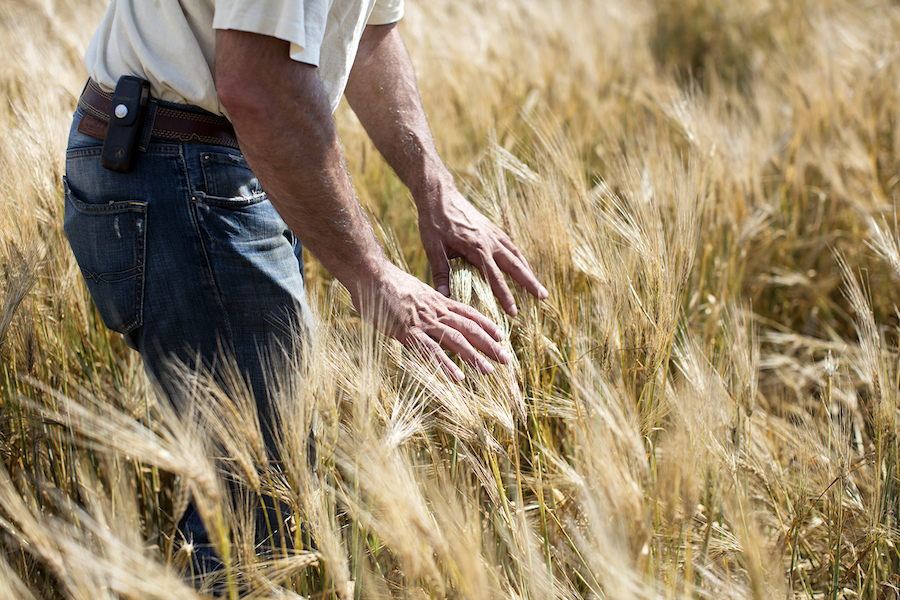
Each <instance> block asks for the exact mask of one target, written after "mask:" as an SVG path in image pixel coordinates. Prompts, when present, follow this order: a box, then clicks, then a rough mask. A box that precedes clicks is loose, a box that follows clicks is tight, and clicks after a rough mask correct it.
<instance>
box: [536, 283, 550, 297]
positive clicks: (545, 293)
mask: <svg viewBox="0 0 900 600" xmlns="http://www.w3.org/2000/svg"><path fill="white" fill-rule="evenodd" d="M538 296H539V297H540V299H541V300H545V299H546V298H549V297H550V292H548V291H547V288H545V287H544V286H541V289H539V290H538Z"/></svg>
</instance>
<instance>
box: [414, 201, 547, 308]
mask: <svg viewBox="0 0 900 600" xmlns="http://www.w3.org/2000/svg"><path fill="white" fill-rule="evenodd" d="M418 205H419V234H420V235H421V237H422V245H423V246H424V247H425V254H426V256H427V257H428V261H429V262H430V263H431V271H432V277H433V279H434V287H435V288H436V289H437V290H438V291H439V292H440V293H441V294H443V295H444V296H449V295H450V264H449V260H450V259H451V258H457V257H463V258H465V259H466V260H468V261H469V262H470V263H472V265H474V266H475V267H476V268H477V269H478V270H479V271H481V274H482V275H483V276H484V278H485V279H486V280H487V282H488V284H490V286H491V291H493V292H494V296H496V297H497V300H499V301H500V306H502V307H503V310H505V311H506V312H507V313H508V314H509V315H511V316H513V317H514V316H516V314H517V313H518V309H517V307H516V301H515V299H514V298H513V295H512V292H511V291H510V290H509V286H507V285H506V279H505V278H504V277H503V273H504V272H505V273H508V274H509V275H510V276H511V277H512V278H513V279H514V280H515V281H516V282H518V283H519V284H520V285H522V286H523V287H524V288H525V289H526V290H527V291H528V292H529V293H530V294H531V295H532V296H535V297H536V298H539V299H541V300H543V299H544V298H546V297H547V296H548V295H549V294H548V293H547V290H546V288H544V286H542V285H541V284H540V282H539V281H538V280H537V277H535V275H534V273H533V272H532V271H531V268H530V267H529V266H528V262H527V261H526V260H525V257H524V256H522V253H521V252H519V249H518V248H516V246H515V244H513V243H512V240H510V239H509V236H508V235H506V233H505V232H504V231H503V230H502V229H500V228H499V227H497V226H496V225H494V224H493V223H491V222H490V221H489V220H488V219H487V217H485V216H484V215H483V214H481V213H480V212H478V210H477V209H476V208H475V207H474V206H472V204H471V203H470V202H469V201H468V200H466V199H465V198H463V196H462V194H460V193H459V191H458V190H457V189H456V187H455V186H454V185H452V184H451V186H450V189H449V190H447V191H445V192H443V193H441V194H440V198H436V199H428V200H426V201H424V202H419V203H418Z"/></svg>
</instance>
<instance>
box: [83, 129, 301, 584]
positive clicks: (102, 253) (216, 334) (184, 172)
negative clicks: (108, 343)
mask: <svg viewBox="0 0 900 600" xmlns="http://www.w3.org/2000/svg"><path fill="white" fill-rule="evenodd" d="M79 118H80V112H76V117H75V122H74V123H73V127H72V132H71V135H70V139H69V150H68V152H67V158H66V223H65V229H66V235H67V236H68V238H69V241H70V245H71V246H72V249H73V252H74V253H75V256H76V259H77V260H78V263H79V266H80V267H81V271H82V273H83V275H84V276H85V279H86V281H87V282H88V286H89V288H90V291H91V295H92V297H93V298H94V300H95V303H96V304H97V306H98V309H99V311H100V313H101V316H102V317H103V319H104V322H105V323H106V324H107V326H108V327H110V328H111V329H114V330H115V331H118V332H120V333H122V334H123V335H124V336H125V338H126V341H127V342H128V343H129V345H131V346H132V347H135V348H137V349H138V350H139V351H140V353H141V355H142V357H143V359H144V366H145V368H146V370H147V371H148V373H149V374H150V376H151V377H152V378H153V379H154V380H155V381H156V382H157V383H158V384H159V386H160V388H161V389H162V390H163V392H164V395H165V396H166V397H167V398H168V400H169V401H170V402H171V403H172V404H173V405H174V406H175V408H176V409H177V410H179V412H182V413H184V412H185V409H186V408H187V407H186V406H185V402H187V401H188V400H189V399H188V398H185V397H183V396H182V395H181V394H180V391H179V390H180V389H181V387H180V386H178V385H175V383H174V382H173V380H172V377H173V375H172V372H171V370H170V369H169V366H168V365H169V364H170V361H172V360H173V359H174V360H177V361H179V362H181V363H182V364H184V365H185V366H187V367H188V368H189V369H190V368H195V367H205V368H210V369H213V370H215V369H216V368H217V366H219V365H221V361H222V360H223V359H224V357H223V356H222V354H221V352H220V350H221V349H224V351H225V352H227V353H228V354H229V355H230V357H231V358H233V359H234V360H235V361H236V363H237V366H238V369H239V371H240V373H242V374H244V375H245V377H246V378H247V382H248V384H249V387H250V389H251V390H252V391H253V393H254V397H255V400H256V403H257V410H258V415H259V419H260V423H261V425H262V429H263V436H264V441H265V444H266V447H267V451H268V453H269V455H270V457H271V458H276V459H277V456H278V452H277V449H276V447H275V443H274V431H275V427H277V425H276V424H275V423H274V422H273V418H272V405H271V404H272V399H271V397H270V394H269V392H268V389H267V382H270V381H271V373H269V372H267V370H266V369H267V362H266V361H264V360H261V354H264V353H265V351H266V350H267V349H269V348H271V347H273V345H274V346H277V347H281V348H282V349H283V350H284V351H285V353H286V354H288V355H290V354H292V353H293V352H294V350H295V348H294V344H295V343H296V342H297V341H298V339H299V340H302V339H303V338H304V336H303V332H304V331H306V330H307V328H308V323H307V321H308V318H309V311H308V307H307V305H306V300H305V293H304V286H303V275H302V262H301V256H302V254H301V248H300V246H299V244H298V243H297V242H296V238H295V237H294V236H293V234H292V233H291V232H290V231H289V230H288V229H287V226H286V225H285V224H284V221H283V220H282V219H281V217H280V216H279V215H278V213H277V212H276V211H275V209H274V207H272V205H271V203H269V201H268V199H267V198H266V196H265V194H264V193H263V192H262V190H261V189H260V187H259V183H258V182H257V180H256V178H255V176H254V175H253V173H252V171H250V169H249V167H248V166H247V164H246V162H245V161H244V159H243V157H242V156H241V155H240V153H239V152H237V151H234V150H230V149H227V148H222V147H215V146H201V145H195V144H169V143H151V144H150V145H149V147H148V151H147V152H146V153H142V154H141V155H140V156H139V157H138V161H137V166H136V168H135V170H134V172H132V173H130V174H127V175H123V174H120V173H114V172H111V171H107V170H106V169H103V168H102V167H101V166H100V161H99V154H100V150H101V147H102V144H101V142H99V141H98V140H95V139H93V138H90V137H87V136H84V135H82V134H79V133H78V132H77V129H76V127H77V123H78V120H79ZM298 332H299V333H300V337H299V338H298V335H297V334H298ZM273 358H274V357H273ZM198 359H199V361H200V363H201V364H197V361H198ZM181 527H183V529H182V532H183V533H185V535H186V537H187V536H190V539H193V540H194V541H195V545H196V546H199V545H203V544H207V543H208V541H209V540H208V539H207V536H206V531H205V529H204V528H203V524H202V522H201V521H200V519H199V515H197V513H196V511H194V510H192V509H189V512H188V513H187V514H186V515H185V516H184V518H183V519H182V522H181ZM204 547H205V548H209V547H208V546H204ZM198 561H199V562H198V567H199V568H201V569H208V568H210V569H215V568H220V567H221V561H219V560H218V558H215V555H214V554H213V553H212V551H211V549H210V550H209V556H206V557H205V558H198Z"/></svg>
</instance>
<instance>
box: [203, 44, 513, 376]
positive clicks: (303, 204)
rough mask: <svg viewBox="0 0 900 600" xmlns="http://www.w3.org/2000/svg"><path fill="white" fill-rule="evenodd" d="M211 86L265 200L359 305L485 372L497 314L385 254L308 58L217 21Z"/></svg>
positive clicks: (495, 349)
mask: <svg viewBox="0 0 900 600" xmlns="http://www.w3.org/2000/svg"><path fill="white" fill-rule="evenodd" d="M216 89H217V92H218V94H219V98H220V99H221V101H222V104H223V105H224V106H225V107H226V108H227V109H228V112H229V115H230V116H231V119H232V122H233V124H234V127H235V131H236V132H237V136H238V141H239V143H240V145H241V150H242V151H243V153H244V156H245V157H246V159H247V162H248V163H249V165H250V167H251V168H252V169H253V171H254V173H255V174H256V176H257V177H258V178H259V180H260V183H261V184H262V186H263V188H264V189H265V190H266V193H267V194H268V196H269V199H270V200H271V202H272V204H273V205H274V206H275V208H276V209H277V210H278V212H279V214H280V215H281V216H282V218H284V220H285V222H286V223H287V225H288V226H289V227H290V228H291V229H292V230H293V231H294V233H296V234H297V236H298V237H299V238H300V240H301V241H302V242H303V244H304V245H305V246H306V247H307V248H309V250H310V251H311V252H312V253H313V254H314V255H316V257H317V258H318V259H319V260H320V261H321V262H322V263H323V264H324V265H325V267H326V268H327V269H328V270H329V271H331V273H332V274H333V275H334V276H335V277H336V278H337V279H338V280H340V281H341V283H343V284H344V285H345V286H346V287H347V289H348V290H349V291H350V294H351V296H352V298H353V302H354V305H355V306H356V307H357V309H358V310H359V311H360V313H361V314H363V315H364V316H366V317H367V318H369V319H373V318H375V316H376V315H378V317H379V320H378V322H377V323H376V324H377V325H379V326H380V327H381V329H382V330H383V331H385V333H387V334H389V335H392V336H393V337H396V338H397V339H398V340H400V341H401V342H403V343H405V344H407V345H409V346H413V347H415V348H417V349H419V350H421V351H423V352H425V353H426V354H427V355H428V356H430V357H432V358H433V359H434V360H435V361H437V362H439V363H440V364H441V365H442V366H443V367H444V368H445V369H447V370H448V371H449V372H450V373H451V374H453V375H454V376H455V377H457V378H461V377H462V373H461V372H460V371H459V369H458V368H457V367H456V366H455V365H454V364H453V362H452V361H450V359H449V358H448V357H447V355H446V354H444V352H443V351H442V350H441V348H440V345H443V346H444V347H445V348H447V349H448V350H451V351H453V352H456V353H457V354H459V356H460V357H462V358H463V359H464V360H466V361H467V362H469V363H471V364H473V365H476V366H478V367H479V368H480V369H481V370H482V371H486V372H489V371H490V370H492V367H491V366H490V363H489V362H488V361H487V360H485V358H484V357H483V356H481V355H480V354H479V352H478V351H481V352H483V353H485V354H486V355H487V356H488V357H490V358H492V359H494V360H500V361H502V362H506V361H507V360H508V359H509V357H508V356H506V355H505V353H504V352H503V350H502V349H501V347H500V345H499V344H498V343H497V340H499V339H500V330H499V328H498V327H497V326H496V325H495V324H494V323H492V322H491V321H490V320H489V319H487V318H486V317H484V316H482V315H481V314H479V313H478V312H477V311H475V310H474V309H472V308H470V307H468V306H465V305H462V304H459V303H456V302H452V301H451V300H448V299H446V298H444V297H443V296H441V295H440V294H438V293H436V292H434V291H433V290H432V289H431V288H430V287H428V286H427V285H425V284H423V283H422V282H421V281H419V280H418V279H416V278H415V277H412V276H411V275H409V274H407V273H404V272H403V271H401V270H400V269H397V268H396V267H395V266H394V265H393V264H392V263H390V261H388V260H387V259H386V258H385V256H384V253H383V252H382V249H381V246H380V244H379V243H378V240H377V239H376V238H375V236H374V234H373V232H372V228H371V225H370V223H369V221H368V219H367V218H366V217H365V215H364V214H363V212H362V209H361V208H360V206H359V203H358V201H357V199H356V195H355V193H354V191H353V187H352V185H351V182H350V178H349V176H348V175H347V172H346V169H345V167H344V160H343V153H342V149H341V144H340V140H339V139H338V135H337V132H336V130H335V127H334V123H333V121H332V119H331V110H330V107H329V104H328V101H327V98H326V96H325V93H324V91H323V90H322V86H321V84H320V82H319V80H318V78H317V77H316V74H315V68H314V67H312V66H310V65H306V64H304V63H299V62H296V61H294V60H291V58H290V57H289V55H288V44H287V42H284V41H281V40H278V39H275V38H272V37H268V36H261V35H257V34H252V33H246V32H240V31H219V32H218V33H217V48H216ZM439 344H440V345H439Z"/></svg>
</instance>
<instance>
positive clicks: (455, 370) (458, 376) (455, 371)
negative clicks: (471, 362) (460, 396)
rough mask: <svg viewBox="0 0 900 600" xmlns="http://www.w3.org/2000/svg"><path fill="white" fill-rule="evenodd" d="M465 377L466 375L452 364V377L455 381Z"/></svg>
mask: <svg viewBox="0 0 900 600" xmlns="http://www.w3.org/2000/svg"><path fill="white" fill-rule="evenodd" d="M465 378H466V376H465V375H463V372H462V371H461V370H460V368H459V367H457V366H456V365H453V379H455V380H456V381H462V380H463V379H465Z"/></svg>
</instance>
